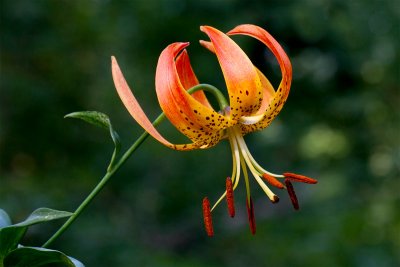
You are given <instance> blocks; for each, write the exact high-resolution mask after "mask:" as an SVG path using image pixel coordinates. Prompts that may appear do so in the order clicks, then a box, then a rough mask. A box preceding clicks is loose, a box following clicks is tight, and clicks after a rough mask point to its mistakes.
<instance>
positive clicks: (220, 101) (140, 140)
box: [42, 84, 228, 248]
mask: <svg viewBox="0 0 400 267" xmlns="http://www.w3.org/2000/svg"><path fill="white" fill-rule="evenodd" d="M199 90H203V91H207V92H209V93H211V94H213V96H214V97H215V98H216V99H217V101H218V104H219V106H220V108H221V110H225V108H226V107H227V106H228V102H227V101H226V99H225V97H224V95H223V94H222V93H221V91H219V90H218V89H217V88H216V87H214V86H212V85H209V84H199V85H196V86H194V87H192V88H190V89H188V90H187V92H188V93H189V94H192V93H194V92H196V91H199ZM164 119H165V115H164V113H161V114H160V115H159V116H158V117H157V119H155V120H154V121H153V125H154V126H157V125H158V124H159V123H160V122H162V121H163V120H164ZM148 136H149V133H148V132H144V133H142V135H141V136H140V137H139V138H138V139H137V140H136V141H135V142H134V143H133V144H132V146H131V147H130V148H129V149H128V150H127V151H126V152H125V153H124V154H123V155H122V157H121V158H120V159H119V161H118V162H116V163H115V164H114V159H115V155H114V154H113V158H112V161H111V163H112V164H111V165H110V168H109V169H108V170H107V173H106V174H105V175H104V176H103V178H102V179H101V180H100V182H99V183H98V184H97V185H96V187H95V188H94V189H93V190H92V192H90V194H89V195H88V196H87V197H86V198H85V200H83V202H82V203H81V204H80V205H79V207H78V208H77V209H76V210H75V212H74V213H73V215H72V216H71V217H69V219H68V220H67V221H66V222H65V223H64V224H63V225H62V226H61V227H60V229H58V230H57V232H56V233H54V235H53V236H51V237H50V238H49V240H47V241H46V243H44V244H43V245H42V247H43V248H47V247H48V246H49V245H50V244H52V243H53V242H54V240H56V239H57V238H58V237H59V236H60V235H61V234H62V233H64V232H65V230H67V228H68V227H69V226H70V225H71V224H72V223H73V222H74V221H75V220H76V219H77V218H78V217H79V215H80V214H81V213H82V211H83V210H84V209H85V208H86V207H87V206H88V205H89V204H90V203H91V202H92V200H93V199H94V198H95V197H96V196H97V194H98V193H99V192H100V191H101V190H102V189H103V187H104V186H105V185H106V183H107V182H108V181H109V180H110V178H111V177H112V176H113V175H114V173H115V172H116V171H117V170H118V169H119V168H120V167H121V166H122V165H123V164H124V163H125V162H126V160H127V159H128V158H129V157H130V156H131V155H132V153H133V152H134V151H135V150H136V149H137V148H138V147H139V146H140V145H141V144H142V143H143V142H144V141H145V140H146V138H147V137H148Z"/></svg>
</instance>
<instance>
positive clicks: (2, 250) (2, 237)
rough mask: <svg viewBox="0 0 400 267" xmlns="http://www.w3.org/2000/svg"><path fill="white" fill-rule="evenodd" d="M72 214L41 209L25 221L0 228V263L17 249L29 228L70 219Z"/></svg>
mask: <svg viewBox="0 0 400 267" xmlns="http://www.w3.org/2000/svg"><path fill="white" fill-rule="evenodd" d="M0 213H1V212H0ZM72 214H73V213H71V212H67V211H59V210H53V209H49V208H39V209H37V210H35V211H33V212H32V213H31V215H29V217H28V218H27V219H26V220H25V221H22V222H20V223H17V224H13V225H8V226H4V227H0V263H1V262H2V261H3V259H4V258H5V257H6V255H7V254H8V253H9V252H10V251H12V250H14V249H16V248H17V246H18V243H19V242H20V240H21V239H22V237H23V236H24V235H25V233H26V231H27V229H28V227H29V226H31V225H34V224H38V223H43V222H48V221H52V220H57V219H61V218H66V217H70V216H71V215H72ZM0 216H1V215H0ZM7 217H8V215H7Z"/></svg>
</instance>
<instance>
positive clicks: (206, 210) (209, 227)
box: [203, 197, 214, 237]
mask: <svg viewBox="0 0 400 267" xmlns="http://www.w3.org/2000/svg"><path fill="white" fill-rule="evenodd" d="M203 217H204V226H205V228H206V232H207V235H208V236H210V237H211V236H213V235H214V228H213V224H212V218H211V208H210V201H209V200H208V198H207V197H205V198H204V199H203Z"/></svg>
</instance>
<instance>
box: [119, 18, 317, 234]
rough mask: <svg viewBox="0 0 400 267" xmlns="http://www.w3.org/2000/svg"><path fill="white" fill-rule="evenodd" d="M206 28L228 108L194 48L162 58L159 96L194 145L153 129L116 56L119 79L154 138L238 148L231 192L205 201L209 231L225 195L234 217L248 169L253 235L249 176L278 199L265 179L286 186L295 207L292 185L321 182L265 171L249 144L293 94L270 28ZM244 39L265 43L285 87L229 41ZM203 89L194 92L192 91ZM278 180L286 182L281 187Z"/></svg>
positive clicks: (286, 63)
mask: <svg viewBox="0 0 400 267" xmlns="http://www.w3.org/2000/svg"><path fill="white" fill-rule="evenodd" d="M200 30H201V31H203V32H204V33H205V34H207V35H208V37H209V38H210V40H211V42H206V41H200V43H201V44H202V45H203V46H204V47H206V48H207V49H208V50H210V51H211V52H213V53H215V55H216V56H217V58H218V61H219V64H220V66H221V69H222V72H223V75H224V78H225V81H226V87H227V90H228V94H229V105H228V103H227V102H226V100H224V98H223V95H222V94H220V93H219V91H217V90H215V89H216V88H214V87H212V86H209V85H201V84H199V81H198V79H197V77H196V75H195V73H194V71H193V69H192V67H191V64H190V61H189V56H188V54H187V51H186V50H185V48H186V47H187V46H188V45H189V43H173V44H171V45H169V46H167V47H166V48H165V49H164V51H163V52H162V53H161V55H160V58H159V60H158V65H157V70H156V81H155V82H156V92H157V97H158V101H159V103H160V106H161V109H162V110H163V112H164V114H165V115H166V117H167V118H168V119H169V120H170V122H171V123H172V124H173V125H174V126H175V127H176V128H177V129H178V130H179V131H180V132H181V133H182V134H184V135H186V136H187V137H188V138H189V139H190V140H191V141H192V142H191V143H188V144H173V143H171V142H169V141H168V140H166V139H165V138H164V137H163V136H162V135H161V134H160V133H159V132H158V131H157V130H156V128H155V127H154V126H153V125H152V123H151V121H150V120H149V119H148V117H147V116H146V114H145V113H144V111H143V109H142V108H141V107H140V105H139V103H138V101H137V100H136V98H135V97H134V95H133V94H132V91H131V90H130V88H129V86H128V84H127V82H126V80H125V78H124V76H123V74H122V72H121V70H120V68H119V66H118V63H117V61H116V59H115V58H114V57H112V74H113V80H114V84H115V87H116V89H117V92H118V94H119V96H120V98H121V100H122V102H123V103H124V105H125V107H126V108H127V109H128V111H129V113H130V114H131V115H132V117H133V118H134V119H135V120H136V121H137V122H138V123H139V124H140V125H141V126H142V127H143V128H144V129H145V130H146V131H147V132H148V133H149V134H150V135H151V136H153V137H154V138H155V139H157V140H158V141H159V142H160V143H162V144H164V145H165V146H167V147H170V148H172V149H175V150H191V149H206V148H209V147H212V146H214V145H216V144H217V143H218V142H219V141H221V140H222V139H228V140H229V142H230V145H231V149H232V159H233V170H232V175H231V177H228V178H227V180H226V191H225V192H224V193H223V194H222V196H221V197H220V198H219V199H218V200H217V201H216V203H215V204H214V205H213V206H212V207H211V205H210V202H209V200H208V198H204V199H203V215H204V223H205V227H206V231H207V234H208V235H209V236H212V235H213V233H214V231H213V226H212V219H211V212H212V210H213V209H214V208H215V207H216V206H217V205H218V203H220V202H221V201H222V200H223V199H224V198H226V200H227V204H228V211H229V214H230V216H231V217H233V216H234V215H235V208H234V200H233V191H234V190H235V189H236V187H237V185H238V183H239V180H240V176H241V175H240V174H241V172H243V175H244V178H245V185H246V192H247V198H246V207H247V211H248V217H249V223H250V230H251V232H252V233H253V234H254V233H255V231H256V228H255V219H254V209H253V201H252V198H251V195H250V186H249V178H248V171H247V170H250V173H251V174H252V175H253V176H254V178H255V180H256V181H257V183H258V184H259V185H260V187H261V188H262V189H263V191H264V192H265V193H266V195H267V196H268V198H269V199H270V200H271V202H273V203H276V202H278V200H279V198H278V196H277V195H276V194H275V193H273V192H272V190H271V189H270V188H269V186H268V185H267V184H266V183H265V181H266V182H267V183H268V184H269V185H272V186H275V187H277V188H279V189H286V190H287V191H288V193H289V196H290V199H291V201H292V204H293V206H294V208H295V209H298V208H299V205H298V201H297V198H296V195H295V193H294V189H293V185H292V183H291V182H292V181H295V182H305V183H311V184H314V183H317V181H316V180H314V179H312V178H309V177H306V176H302V175H297V174H293V173H283V174H274V173H271V172H268V171H267V170H265V169H264V168H263V167H261V166H260V165H259V164H258V163H257V162H256V161H255V159H254V158H253V156H252V155H251V154H250V152H249V149H248V148H247V146H246V143H245V141H244V139H243V136H244V135H245V134H247V133H250V132H253V131H256V130H260V129H263V128H265V127H267V126H268V125H269V124H270V123H271V122H272V120H273V119H274V118H275V117H276V116H277V115H278V113H279V112H280V111H281V109H282V107H283V105H284V104H285V102H286V99H287V97H288V95H289V91H290V85H291V81H292V66H291V63H290V60H289V58H288V56H287V55H286V53H285V51H284V50H283V49H282V47H281V46H280V45H279V43H278V42H277V41H276V40H275V39H274V38H273V37H272V36H271V35H270V34H269V33H268V32H267V31H265V30H264V29H262V28H260V27H258V26H255V25H249V24H246V25H240V26H237V27H236V28H234V29H233V30H231V31H229V32H228V33H227V34H224V33H222V32H220V31H219V30H217V29H215V28H212V27H209V26H202V27H200ZM235 34H242V35H247V36H251V37H253V38H256V39H258V40H259V41H261V42H262V43H264V44H265V45H266V46H267V47H268V48H269V49H270V50H271V52H272V53H273V54H274V55H275V57H276V59H277V61H278V63H279V65H280V69H281V72H282V80H281V82H280V84H279V86H278V89H276V90H275V89H274V88H273V86H272V85H271V83H270V82H269V81H268V79H267V78H266V77H265V76H264V75H263V74H262V73H261V72H260V71H259V70H258V69H257V68H256V67H255V66H254V65H253V63H252V62H251V61H250V59H249V58H248V57H247V55H246V54H245V53H244V52H243V50H242V49H241V48H240V47H239V46H238V45H237V44H236V43H235V42H234V41H233V40H232V39H231V38H230V37H229V36H228V35H235ZM191 88H192V89H196V90H197V89H200V90H197V91H196V92H194V93H192V94H191V92H190V91H189V92H188V90H189V89H190V90H192V89H191ZM203 90H211V91H212V92H213V93H214V95H216V97H217V99H218V101H219V104H220V111H216V110H214V108H213V107H212V106H211V105H210V103H209V102H208V100H207V98H206V96H205V94H204V92H203ZM279 179H283V180H284V184H285V185H284V184H282V183H281V182H280V181H279Z"/></svg>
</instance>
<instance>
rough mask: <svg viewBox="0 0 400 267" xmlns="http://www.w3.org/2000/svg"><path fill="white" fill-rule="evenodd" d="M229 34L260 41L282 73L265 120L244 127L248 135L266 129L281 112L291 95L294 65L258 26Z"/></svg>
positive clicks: (235, 30)
mask: <svg viewBox="0 0 400 267" xmlns="http://www.w3.org/2000/svg"><path fill="white" fill-rule="evenodd" d="M228 34H229V35H235V34H242V35H248V36H251V37H254V38H256V39H258V40H259V41H261V42H263V43H264V44H265V45H266V46H267V47H268V48H269V49H270V50H271V52H272V53H273V54H274V55H275V57H276V59H277V60H278V63H279V66H280V68H281V72H282V80H281V82H280V84H279V87H278V89H277V90H276V93H275V96H274V98H273V99H272V101H271V102H270V103H269V105H268V108H267V109H266V112H265V113H264V116H263V118H262V119H261V120H260V121H259V122H258V123H257V124H255V125H249V126H247V125H244V126H243V130H242V131H243V132H244V133H246V132H251V131H254V130H256V129H262V128H265V127H267V126H268V125H269V124H270V123H271V122H272V120H273V119H274V118H275V117H276V116H277V115H278V113H279V112H280V111H281V109H282V108H283V105H284V104H285V102H286V99H287V97H288V95H289V91H290V85H291V82H292V65H291V63H290V60H289V57H288V56H287V55H286V53H285V51H284V50H283V48H282V47H281V45H280V44H279V43H278V42H277V41H276V40H275V39H274V38H273V37H272V36H271V35H270V34H269V33H268V32H267V31H265V30H264V29H262V28H260V27H258V26H255V25H250V24H245V25H239V26H237V27H236V28H234V29H233V30H231V31H229V32H228Z"/></svg>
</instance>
